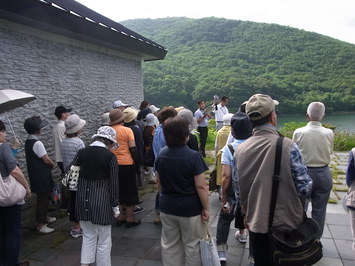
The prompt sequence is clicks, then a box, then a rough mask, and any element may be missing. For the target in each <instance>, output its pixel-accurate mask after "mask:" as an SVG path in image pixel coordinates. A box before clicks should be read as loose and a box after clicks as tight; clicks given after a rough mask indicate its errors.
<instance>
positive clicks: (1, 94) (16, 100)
mask: <svg viewBox="0 0 355 266" xmlns="http://www.w3.org/2000/svg"><path fill="white" fill-rule="evenodd" d="M35 99H36V97H35V96H33V95H32V94H29V93H26V92H23V91H18V90H0V114H2V113H5V114H6V118H7V120H8V121H9V124H10V128H11V131H12V133H13V134H14V136H15V137H16V134H15V132H14V129H13V128H12V125H11V122H10V119H9V117H8V116H7V111H10V110H13V109H16V108H18V107H21V106H24V105H25V104H26V103H29V102H32V101H33V100H35Z"/></svg>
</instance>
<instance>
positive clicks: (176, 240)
mask: <svg viewBox="0 0 355 266" xmlns="http://www.w3.org/2000/svg"><path fill="white" fill-rule="evenodd" d="M160 219H161V223H162V226H163V227H162V233H161V247H162V260H163V264H164V266H182V265H186V266H198V265H201V257H200V240H201V238H202V234H203V233H202V222H201V215H197V216H193V217H180V216H174V215H169V214H165V213H160Z"/></svg>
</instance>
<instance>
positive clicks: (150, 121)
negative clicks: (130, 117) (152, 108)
mask: <svg viewBox="0 0 355 266" xmlns="http://www.w3.org/2000/svg"><path fill="white" fill-rule="evenodd" d="M156 119H157V117H156V116H155V115H154V114H152V113H150V114H147V116H146V117H145V118H144V119H143V121H144V122H145V125H146V126H147V127H152V126H154V125H155V120H156Z"/></svg>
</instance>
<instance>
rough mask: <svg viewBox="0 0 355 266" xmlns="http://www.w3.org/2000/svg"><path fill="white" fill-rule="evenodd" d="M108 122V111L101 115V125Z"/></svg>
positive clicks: (105, 124)
mask: <svg viewBox="0 0 355 266" xmlns="http://www.w3.org/2000/svg"><path fill="white" fill-rule="evenodd" d="M109 124H110V112H105V113H103V114H102V116H101V126H108V125H109Z"/></svg>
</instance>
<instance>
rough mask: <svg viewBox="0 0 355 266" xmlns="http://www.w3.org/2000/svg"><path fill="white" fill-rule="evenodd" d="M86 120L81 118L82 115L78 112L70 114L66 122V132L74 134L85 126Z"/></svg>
mask: <svg viewBox="0 0 355 266" xmlns="http://www.w3.org/2000/svg"><path fill="white" fill-rule="evenodd" d="M85 124H86V121H85V120H84V119H80V117H79V116H78V115H76V114H73V115H70V116H68V117H67V119H66V120H65V122H64V125H65V133H67V134H74V133H76V132H79V131H80V130H82V129H83V127H84V126H85Z"/></svg>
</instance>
